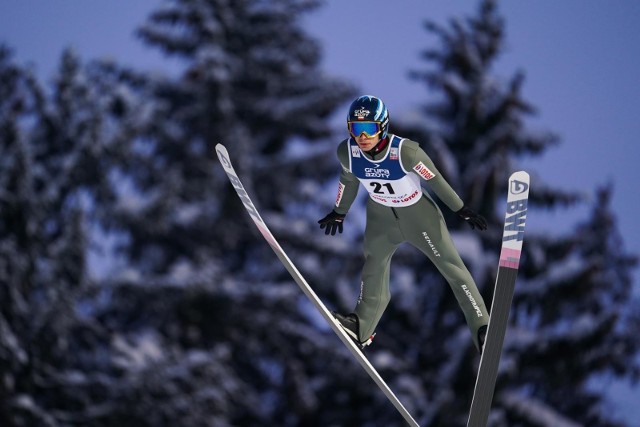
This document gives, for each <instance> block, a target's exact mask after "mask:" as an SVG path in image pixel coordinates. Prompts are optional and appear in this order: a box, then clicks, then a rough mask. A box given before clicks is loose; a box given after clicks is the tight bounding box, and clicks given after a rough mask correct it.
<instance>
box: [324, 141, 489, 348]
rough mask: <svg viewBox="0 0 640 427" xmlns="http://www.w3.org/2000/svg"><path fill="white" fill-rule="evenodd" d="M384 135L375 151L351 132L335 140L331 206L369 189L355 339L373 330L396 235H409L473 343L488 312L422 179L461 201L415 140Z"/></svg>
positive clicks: (455, 204)
mask: <svg viewBox="0 0 640 427" xmlns="http://www.w3.org/2000/svg"><path fill="white" fill-rule="evenodd" d="M388 137H389V141H390V142H389V144H388V145H387V147H386V148H385V149H384V150H383V151H382V152H380V153H378V154H377V155H375V157H374V158H372V157H370V156H369V155H368V154H365V153H364V152H363V151H362V150H360V148H359V147H358V146H357V144H356V143H355V141H354V140H353V139H352V138H349V139H346V140H344V141H342V142H341V143H340V145H339V146H338V159H339V161H340V163H341V165H342V172H341V174H340V184H339V191H338V197H337V200H336V205H335V208H334V211H335V212H336V213H338V214H346V213H347V212H348V211H349V208H350V207H351V204H352V203H353V201H354V200H355V198H356V195H357V193H358V188H359V186H360V184H362V185H363V186H364V187H365V188H366V189H367V191H369V196H370V197H369V198H368V200H367V205H366V214H367V223H366V228H365V235H364V256H365V263H364V267H363V271H362V283H361V290H360V296H359V298H358V302H357V305H356V308H355V310H354V313H355V314H356V315H357V316H358V319H359V325H360V328H359V339H360V340H361V341H365V340H366V339H367V338H368V337H369V336H371V334H372V333H373V331H374V330H375V327H376V325H377V324H378V322H379V320H380V318H381V317H382V314H383V313H384V311H385V309H386V307H387V304H388V303H389V300H390V297H391V294H390V290H389V267H390V263H391V257H392V256H393V253H394V252H395V251H396V249H397V248H398V246H399V245H400V244H401V243H404V242H408V243H410V244H411V245H413V246H415V247H416V248H418V249H419V250H420V251H422V252H423V253H424V254H425V255H426V256H427V258H429V259H430V260H431V262H432V263H433V264H434V265H435V266H436V268H437V269H438V271H439V272H440V273H441V274H442V275H443V277H444V278H445V279H446V281H447V282H448V284H449V286H450V287H451V289H452V290H453V293H454V295H455V297H456V299H457V301H458V304H459V305H460V308H461V309H462V311H463V313H464V316H465V319H466V322H467V325H468V326H469V329H470V330H471V335H472V338H473V341H474V344H475V345H476V347H478V329H479V328H480V327H482V326H483V325H487V324H488V321H489V314H488V313H487V309H486V307H485V304H484V301H483V299H482V296H481V295H480V293H479V292H478V288H477V286H476V284H475V282H474V281H473V278H472V277H471V274H470V273H469V271H468V270H467V268H466V267H465V265H464V263H463V262H462V259H461V258H460V255H459V254H458V252H457V250H456V248H455V246H454V244H453V241H452V240H451V237H450V235H449V231H448V229H447V226H446V224H445V221H444V218H443V217H442V212H441V211H440V209H439V207H438V206H437V205H436V203H435V202H434V201H433V199H432V198H431V197H430V196H429V194H428V193H427V192H426V191H425V190H424V188H422V187H421V186H420V182H421V181H422V180H426V181H428V183H429V185H430V188H431V189H433V191H434V192H435V194H436V195H437V196H438V198H439V199H440V200H441V201H442V202H443V203H444V204H445V205H447V207H449V209H451V210H452V211H458V210H460V209H461V208H462V207H463V205H464V203H463V202H462V200H461V199H460V197H459V196H458V195H457V194H456V192H455V191H454V190H453V189H452V188H451V186H450V185H449V184H448V183H447V181H446V180H445V179H444V178H443V177H442V175H441V174H440V173H439V172H438V170H437V169H436V167H435V165H434V164H433V161H432V160H431V159H430V158H429V156H428V155H427V154H426V153H425V152H424V151H423V150H422V149H421V148H420V146H419V145H418V144H417V143H416V142H414V141H411V140H408V139H402V138H400V137H398V136H395V135H391V134H389V135H388ZM417 177H420V178H421V179H419V178H417Z"/></svg>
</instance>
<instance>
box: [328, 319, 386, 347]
mask: <svg viewBox="0 0 640 427" xmlns="http://www.w3.org/2000/svg"><path fill="white" fill-rule="evenodd" d="M332 314H333V317H335V318H336V319H337V320H338V323H339V324H340V326H341V327H342V330H343V331H345V332H346V333H347V335H348V336H349V338H351V339H352V340H353V342H354V343H355V344H356V345H357V346H358V347H359V348H360V349H361V350H362V349H364V348H365V347H366V346H368V345H370V344H371V342H372V341H373V337H375V336H376V334H375V333H374V334H373V335H371V336H370V337H369V338H368V339H366V340H364V341H360V339H359V334H358V332H359V331H360V322H359V320H358V316H356V314H355V313H349V314H347V315H346V316H344V315H342V314H340V313H336V312H335V311H333V312H332Z"/></svg>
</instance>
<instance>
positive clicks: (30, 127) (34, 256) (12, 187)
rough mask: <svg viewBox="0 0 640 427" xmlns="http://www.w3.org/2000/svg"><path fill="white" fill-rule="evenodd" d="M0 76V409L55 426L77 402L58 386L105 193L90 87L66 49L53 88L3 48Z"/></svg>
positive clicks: (64, 382)
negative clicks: (94, 207) (96, 203)
mask: <svg viewBox="0 0 640 427" xmlns="http://www.w3.org/2000/svg"><path fill="white" fill-rule="evenodd" d="M0 76H1V78H0V80H1V83H0V87H1V89H0V92H1V95H0V111H1V114H0V144H1V158H2V160H1V162H2V167H0V189H1V190H0V191H1V192H2V193H1V196H0V329H1V331H2V333H1V334H0V335H1V336H0V370H1V375H2V377H3V378H4V381H2V385H0V396H1V399H0V400H1V402H2V403H0V406H1V407H0V414H1V415H2V423H3V425H8V426H32V425H58V424H57V422H58V421H60V420H61V419H63V418H65V417H66V416H67V414H68V413H67V410H70V408H72V407H76V408H77V406H78V402H79V401H81V400H83V398H82V396H81V395H80V396H79V395H78V394H77V393H76V394H74V393H70V394H66V393H65V392H64V391H65V390H67V389H68V387H67V386H68V384H69V383H70V382H71V383H72V382H73V381H72V380H70V376H67V373H68V372H69V370H70V367H71V366H72V363H71V361H72V360H73V359H74V356H75V353H73V352H72V351H70V349H71V348H72V347H73V344H72V341H73V340H74V339H76V338H75V337H73V332H72V329H73V327H74V325H76V324H77V323H79V321H78V318H77V316H76V311H75V309H76V306H75V303H76V300H77V298H78V296H79V294H80V293H81V292H83V291H84V290H85V286H86V285H87V284H88V281H89V276H88V272H87V261H86V259H87V254H88V247H89V237H88V233H87V229H88V228H89V227H90V217H91V201H92V200H96V199H97V197H95V195H96V194H97V193H105V192H106V190H105V189H104V188H102V186H103V184H104V181H103V180H102V179H101V178H100V177H101V176H102V174H101V168H100V166H99V165H100V156H101V146H100V144H99V141H97V139H99V138H96V135H98V134H99V133H100V120H99V116H100V114H99V113H98V111H99V109H98V108H96V104H95V103H94V100H95V99H97V94H96V93H92V91H91V89H90V86H89V85H88V82H87V80H86V79H85V76H84V74H83V73H82V71H81V67H80V65H79V63H78V61H77V59H76V58H75V56H74V55H73V54H72V53H71V52H66V53H65V54H64V55H63V57H62V61H61V66H60V69H59V74H58V76H57V79H56V81H55V82H54V84H53V87H52V93H51V94H49V93H48V92H47V91H45V90H43V88H42V87H41V86H40V85H39V84H38V83H37V81H36V80H35V78H34V77H33V75H32V74H31V72H30V71H28V70H26V69H24V68H22V67H20V66H19V65H17V64H16V63H15V62H14V61H13V60H12V57H11V54H10V52H9V49H8V48H5V47H0ZM70 354H71V356H70ZM75 379H76V380H78V378H77V377H76V378H75ZM71 411H72V412H73V410H71ZM54 412H55V414H56V415H54Z"/></svg>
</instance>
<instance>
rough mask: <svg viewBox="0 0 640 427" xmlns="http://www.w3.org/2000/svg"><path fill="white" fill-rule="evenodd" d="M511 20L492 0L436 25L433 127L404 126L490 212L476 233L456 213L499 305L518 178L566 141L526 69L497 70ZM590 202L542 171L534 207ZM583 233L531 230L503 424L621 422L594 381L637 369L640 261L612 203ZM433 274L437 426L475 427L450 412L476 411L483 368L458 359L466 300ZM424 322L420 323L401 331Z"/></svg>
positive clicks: (427, 75)
mask: <svg viewBox="0 0 640 427" xmlns="http://www.w3.org/2000/svg"><path fill="white" fill-rule="evenodd" d="M504 28H505V27H504V21H503V19H502V18H501V17H500V15H499V12H498V8H497V3H496V2H494V1H491V0H487V1H483V2H481V4H480V8H479V12H478V14H477V16H473V17H471V18H468V19H465V20H462V19H454V20H452V21H451V22H450V23H449V26H447V27H444V26H441V25H438V24H435V23H427V25H426V29H427V30H428V32H429V33H431V34H433V35H435V36H436V37H437V39H438V40H439V41H440V46H439V47H438V48H430V49H428V50H426V51H425V53H424V55H423V58H424V59H425V61H427V62H428V63H429V64H430V68H428V69H427V70H425V71H416V72H412V74H411V75H412V77H413V78H415V79H416V80H418V81H420V82H422V83H424V84H425V85H426V86H427V88H428V89H430V90H431V92H430V93H429V100H430V101H429V102H428V103H426V104H425V106H424V113H425V116H426V122H427V123H430V124H431V128H430V129H429V130H428V131H425V130H424V129H420V128H408V129H403V130H402V132H403V133H404V134H405V135H409V136H412V137H414V138H415V139H416V140H418V141H423V142H425V143H426V145H425V149H426V150H427V152H429V153H430V154H432V155H433V157H434V158H435V159H436V163H437V164H438V165H439V166H440V167H441V171H442V172H443V173H444V174H445V175H446V176H447V178H448V179H449V180H450V182H452V184H453V185H454V188H456V189H457V190H458V191H459V194H460V195H461V197H462V198H463V199H464V200H465V201H466V202H467V203H468V204H469V205H470V206H471V207H472V208H474V209H477V210H478V211H479V212H480V213H482V214H484V215H485V216H486V217H487V218H488V219H489V221H490V224H491V227H490V230H489V231H488V232H487V233H484V234H479V233H469V232H468V230H467V229H466V228H465V225H464V224H460V222H458V221H456V218H454V217H450V221H449V223H450V225H451V226H452V227H453V228H456V229H459V231H457V232H456V234H457V238H458V242H459V245H460V249H461V254H462V256H463V258H465V259H466V261H467V263H468V265H469V267H470V268H471V270H472V274H474V277H476V279H477V281H478V282H479V286H480V287H481V289H482V291H483V295H484V297H485V300H486V301H487V302H489V301H491V289H492V287H493V283H494V278H495V268H496V261H495V260H496V259H497V255H498V254H497V251H498V250H499V246H498V245H496V243H495V242H498V241H499V240H500V236H501V233H502V221H503V218H504V212H503V209H504V206H503V203H502V200H503V196H504V194H506V191H507V189H506V183H507V176H508V175H509V173H510V172H512V171H513V170H514V169H515V168H516V167H524V165H523V164H522V162H523V159H525V158H526V157H530V156H534V155H541V154H544V152H545V151H546V150H547V148H549V147H550V146H551V145H553V144H556V143H558V142H559V141H558V138H557V137H556V136H555V135H553V134H551V133H541V132H532V131H529V130H528V129H527V127H526V125H527V122H526V118H527V117H528V116H531V115H532V114H534V113H535V109H534V108H533V107H532V106H531V105H530V104H529V103H528V102H526V100H524V99H523V98H522V95H521V87H522V84H523V82H524V74H523V73H516V74H515V76H514V77H513V78H512V79H510V81H508V82H507V83H506V84H505V83H503V82H502V81H501V80H500V79H499V78H497V77H494V76H493V75H492V67H493V65H494V64H495V61H496V59H497V58H498V56H499V54H500V53H502V50H503V43H504V41H505V31H504ZM434 93H435V96H436V98H435V101H431V100H432V99H434ZM580 200H581V198H580V196H579V194H578V193H575V192H572V191H564V190H560V189H556V188H553V187H552V186H551V185H549V184H547V183H545V182H544V179H543V177H541V176H537V175H536V174H535V173H534V174H533V179H532V193H531V194H530V205H531V206H532V207H533V209H534V210H533V214H534V215H535V212H536V210H535V209H537V210H538V212H540V213H542V212H544V211H547V210H548V211H552V210H557V209H559V208H566V207H568V206H572V205H574V204H576V203H579V202H580ZM601 201H606V197H600V198H599V202H601ZM598 206H599V203H598ZM598 217H599V219H598ZM596 224H598V226H597V228H594V227H595V226H596ZM459 227H462V228H459ZM587 230H591V232H590V233H587ZM596 230H597V231H596ZM572 233H573V234H568V235H567V234H564V235H559V236H553V237H552V236H545V235H541V234H539V233H538V234H536V233H535V232H533V231H531V232H528V236H527V243H526V244H525V257H524V258H523V260H522V261H521V272H522V273H523V274H521V275H520V277H519V283H518V286H517V287H516V296H515V299H514V307H513V313H514V315H513V316H512V324H511V326H510V332H511V333H509V334H508V336H507V340H506V343H505V353H504V355H503V357H504V359H505V361H504V363H505V364H506V366H509V367H511V368H509V369H505V370H503V371H501V376H500V378H499V379H498V385H497V389H496V400H495V405H494V407H495V409H494V412H493V414H492V417H493V423H494V424H492V425H496V426H500V425H504V426H507V425H509V426H512V425H522V426H528V425H530V426H534V425H549V424H548V422H546V421H544V418H546V419H552V420H554V421H553V422H552V423H554V422H555V423H556V424H553V425H565V423H566V425H574V424H575V425H577V424H580V425H582V424H584V425H599V426H616V425H619V424H618V422H617V421H616V420H615V418H614V417H613V416H612V415H611V413H610V412H607V411H604V410H602V408H603V405H605V404H606V402H607V401H606V397H607V396H606V395H605V394H604V391H603V390H599V389H598V388H597V387H596V388H594V387H593V384H594V381H595V382H597V380H598V379H599V378H602V376H607V375H610V376H614V377H625V376H629V375H632V374H633V373H635V372H637V364H636V363H634V356H635V355H637V351H638V349H637V346H636V345H633V344H632V343H633V337H632V335H631V334H632V332H631V331H632V330H633V329H630V328H629V327H628V325H629V323H630V322H631V321H630V320H628V319H623V318H621V317H619V316H617V315H616V313H619V312H624V313H629V312H633V311H634V310H635V311H636V312H637V307H636V304H637V302H634V301H633V300H630V299H627V298H626V296H628V295H629V292H630V290H631V283H630V271H631V268H632V267H633V265H634V262H635V261H634V257H632V256H630V255H629V254H627V253H626V252H625V251H624V248H623V246H622V245H621V244H619V243H620V242H619V241H618V242H617V243H618V244H616V245H611V246H609V245H607V244H604V243H605V242H610V241H611V238H612V237H611V236H618V233H617V231H616V225H615V221H613V220H612V218H611V212H610V209H609V208H608V207H607V205H606V203H604V204H603V205H602V206H599V207H598V208H597V209H596V210H595V211H594V216H593V219H591V220H589V225H587V226H584V225H583V226H577V227H576V228H575V230H574V231H573V232H572ZM595 233H598V236H597V237H598V238H599V239H601V240H598V239H596V238H595V236H594V234H595ZM589 236H594V238H593V239H591V238H588V237H589ZM615 238H616V239H617V237H615ZM596 242H597V243H596ZM614 246H615V248H614ZM480 254H481V256H477V255H480ZM488 254H493V256H487V255H488ZM571 266H573V267H571ZM429 279H430V280H429V281H428V283H425V287H428V288H429V292H430V293H429V298H428V301H429V302H430V304H431V305H432V306H433V312H432V313H430V314H428V315H427V316H425V317H424V318H423V319H420V320H422V321H423V322H424V323H423V324H425V323H426V324H429V325H430V327H429V328H428V332H425V340H426V341H427V342H438V343H443V344H442V345H441V346H438V347H439V348H433V347H430V348H429V351H428V352H426V351H423V352H422V353H421V354H420V360H422V361H424V366H423V369H424V370H425V371H426V372H428V374H427V375H425V378H426V381H425V385H424V387H425V389H427V390H438V393H437V394H436V395H435V396H433V398H432V399H431V402H432V406H431V408H430V410H431V411H432V412H431V416H430V418H429V419H430V423H429V424H428V425H434V426H435V425H464V417H461V418H460V419H459V420H451V415H450V414H451V413H460V414H465V413H466V409H468V407H469V401H468V400H467V399H468V398H470V391H471V390H472V389H473V382H474V379H475V371H474V369H473V368H472V367H471V366H469V364H468V360H469V359H465V360H460V358H458V357H457V356H456V355H457V354H458V353H459V352H460V351H461V349H460V341H459V339H458V334H457V333H456V331H457V330H458V329H459V328H460V325H461V323H462V322H461V319H460V318H459V317H460V316H458V315H456V314H455V312H456V307H455V302H454V301H453V299H452V298H451V297H450V295H448V294H446V292H445V293H444V294H439V293H437V292H435V293H434V292H433V291H432V290H433V288H434V287H437V288H442V289H445V287H446V285H445V284H444V283H439V282H441V280H438V279H435V280H434V279H433V277H429ZM424 299H425V300H427V299H426V297H425V298H424ZM549 301H553V304H549V303H548V302H549ZM613 301H616V304H613V305H612V304H611V302H613ZM395 317H396V316H395V315H394V318H395ZM399 318H400V319H402V317H399ZM407 319H410V318H407ZM452 319H454V320H452ZM427 322H428V323H427ZM419 327H420V324H419V323H410V322H409V323H408V324H405V325H403V326H402V327H398V328H397V329H398V330H402V329H404V330H411V329H416V328H419ZM464 342H466V341H463V343H464ZM567 355H570V356H569V357H568V356H567ZM569 366H570V367H569ZM560 383H562V386H560ZM532 408H533V409H532Z"/></svg>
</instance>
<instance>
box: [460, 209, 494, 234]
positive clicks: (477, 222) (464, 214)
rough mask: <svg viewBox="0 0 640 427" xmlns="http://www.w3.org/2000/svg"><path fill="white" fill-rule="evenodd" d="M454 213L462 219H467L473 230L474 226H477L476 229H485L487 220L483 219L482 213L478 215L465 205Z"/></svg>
mask: <svg viewBox="0 0 640 427" xmlns="http://www.w3.org/2000/svg"><path fill="white" fill-rule="evenodd" d="M456 213H457V214H458V215H459V216H460V217H461V218H462V219H464V220H465V221H467V222H468V223H469V225H470V226H471V228H472V229H473V230H475V229H476V227H478V230H486V229H487V221H486V220H485V219H484V217H483V216H482V215H478V214H477V213H475V212H474V211H472V210H471V209H469V208H468V207H467V206H466V205H465V206H463V207H462V209H460V210H459V211H458V212H456Z"/></svg>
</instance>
